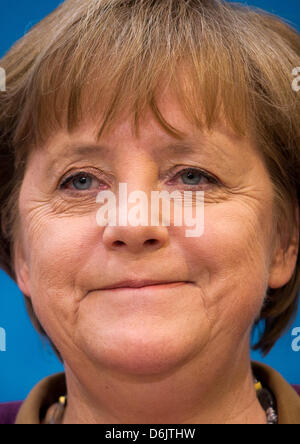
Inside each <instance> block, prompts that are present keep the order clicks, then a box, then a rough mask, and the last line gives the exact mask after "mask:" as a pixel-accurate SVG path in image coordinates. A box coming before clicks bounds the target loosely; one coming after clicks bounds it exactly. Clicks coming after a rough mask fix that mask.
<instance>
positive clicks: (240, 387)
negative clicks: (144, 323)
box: [63, 349, 266, 424]
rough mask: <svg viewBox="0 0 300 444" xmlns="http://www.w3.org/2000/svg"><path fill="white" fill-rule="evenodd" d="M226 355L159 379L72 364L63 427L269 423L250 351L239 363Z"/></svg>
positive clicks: (203, 358) (237, 356) (200, 360)
mask: <svg viewBox="0 0 300 444" xmlns="http://www.w3.org/2000/svg"><path fill="white" fill-rule="evenodd" d="M225 355H226V353H224V356H222V355H219V357H218V358H219V359H217V357H216V356H214V357H213V359H212V358H211V359H209V360H208V359H207V356H205V354H204V355H203V354H201V357H198V358H195V357H194V358H193V359H191V360H190V361H189V362H188V363H185V365H182V366H180V367H179V368H176V369H175V370H174V369H173V370H172V372H169V373H168V374H165V375H159V376H145V375H143V376H140V375H138V376H137V375H135V376H134V377H133V376H132V375H124V374H120V373H114V372H112V371H111V370H109V371H108V370H107V371H105V370H103V369H101V370H99V368H96V366H93V365H91V364H90V365H87V366H85V368H84V369H82V372H76V375H75V374H74V373H73V372H72V370H71V368H70V367H69V366H68V365H67V364H66V365H65V370H66V380H67V388H68V405H67V408H66V411H65V415H64V419H63V423H64V424H266V415H265V412H264V410H263V409H262V407H261V406H260V403H259V401H258V399H257V396H256V392H255V388H254V383H253V374H252V370H251V362H250V357H249V351H248V350H247V349H245V352H244V353H243V352H241V353H240V354H239V353H235V354H234V359H232V356H233V355H232V354H231V355H227V356H229V358H225ZM222 358H223V359H222ZM76 368H77V367H76ZM95 381H97V383H95Z"/></svg>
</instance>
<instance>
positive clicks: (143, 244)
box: [103, 226, 168, 254]
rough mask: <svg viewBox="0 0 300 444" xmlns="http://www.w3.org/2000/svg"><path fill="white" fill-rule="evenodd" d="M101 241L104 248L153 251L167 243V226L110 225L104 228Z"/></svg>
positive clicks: (131, 251)
mask: <svg viewBox="0 0 300 444" xmlns="http://www.w3.org/2000/svg"><path fill="white" fill-rule="evenodd" d="M103 243H104V245H105V246H106V248H108V249H110V250H117V251H127V252H130V253H135V254H136V253H140V252H147V251H154V250H157V249H159V248H162V247H164V246H165V245H167V243H168V230H167V227H163V226H161V227H159V226H158V227H144V226H138V227H130V226H129V227H121V226H117V227H112V226H108V227H106V228H105V230H104V233H103Z"/></svg>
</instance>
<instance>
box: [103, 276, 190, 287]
mask: <svg viewBox="0 0 300 444" xmlns="http://www.w3.org/2000/svg"><path fill="white" fill-rule="evenodd" d="M175 282H183V281H179V280H175V281H174V280H172V281H166V280H165V281H156V280H153V279H141V280H139V279H128V280H126V281H121V282H117V283H115V284H113V285H108V286H106V287H102V288H101V289H102V290H111V289H113V288H123V287H131V288H140V287H146V286H147V285H159V284H161V285H162V284H172V283H175Z"/></svg>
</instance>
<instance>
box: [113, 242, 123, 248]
mask: <svg viewBox="0 0 300 444" xmlns="http://www.w3.org/2000/svg"><path fill="white" fill-rule="evenodd" d="M114 245H115V246H116V247H118V246H121V245H124V242H123V241H115V242H114Z"/></svg>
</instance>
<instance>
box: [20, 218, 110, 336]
mask: <svg viewBox="0 0 300 444" xmlns="http://www.w3.org/2000/svg"><path fill="white" fill-rule="evenodd" d="M100 231H101V228H99V227H97V225H96V216H95V215H94V214H89V215H86V216H81V217H75V216H73V217H72V218H66V217H56V218H54V217H48V218H40V223H39V228H38V230H36V229H34V230H33V229H31V227H30V226H29V227H28V230H27V235H26V238H27V243H28V246H27V250H28V251H30V260H29V263H30V269H29V273H30V282H31V289H32V294H31V298H32V302H33V305H34V308H35V310H36V313H37V315H38V317H39V319H40V321H41V323H42V324H43V325H44V324H51V323H49V317H51V318H52V316H51V313H53V319H55V318H56V317H55V316H54V313H55V312H56V313H57V312H58V311H59V316H58V318H59V320H60V322H66V323H69V322H73V320H74V312H76V309H77V306H78V302H79V301H80V300H81V299H82V298H83V297H84V296H85V294H86V292H87V291H88V289H90V285H91V284H92V283H93V277H94V280H95V268H97V267H98V270H99V272H100V270H101V261H102V259H101V258H103V254H101V252H100V251H99V249H101V244H100V241H99V245H97V239H99V240H100V239H101V237H100V236H101V232H100ZM96 245H97V248H95V246H96ZM96 250H97V251H96ZM96 253H97V254H96ZM96 256H97V257H96ZM96 261H97V262H96ZM44 319H45V322H43V320H44ZM54 322H56V321H54ZM57 322H58V320H57ZM46 330H47V328H46Z"/></svg>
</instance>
